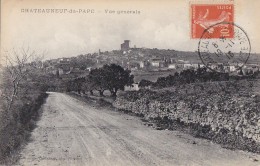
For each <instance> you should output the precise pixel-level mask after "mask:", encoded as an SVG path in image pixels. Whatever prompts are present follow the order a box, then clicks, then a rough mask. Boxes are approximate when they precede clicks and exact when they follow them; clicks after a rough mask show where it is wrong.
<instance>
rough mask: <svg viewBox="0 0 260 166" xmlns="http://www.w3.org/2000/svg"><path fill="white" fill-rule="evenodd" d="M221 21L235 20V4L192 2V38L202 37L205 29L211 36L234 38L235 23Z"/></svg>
mask: <svg viewBox="0 0 260 166" xmlns="http://www.w3.org/2000/svg"><path fill="white" fill-rule="evenodd" d="M221 22H234V4H191V38H192V39H200V38H201V35H202V33H203V31H204V30H207V31H208V32H209V33H210V34H211V35H210V38H220V37H222V36H224V37H225V38H233V36H234V31H232V30H233V25H232V24H219V23H221ZM213 25H216V26H213ZM216 32H218V33H216ZM205 37H206V36H205Z"/></svg>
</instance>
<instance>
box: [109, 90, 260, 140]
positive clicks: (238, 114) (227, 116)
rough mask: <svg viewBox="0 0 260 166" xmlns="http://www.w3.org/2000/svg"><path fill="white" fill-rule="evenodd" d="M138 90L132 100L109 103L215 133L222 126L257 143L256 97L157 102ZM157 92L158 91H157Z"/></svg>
mask: <svg viewBox="0 0 260 166" xmlns="http://www.w3.org/2000/svg"><path fill="white" fill-rule="evenodd" d="M137 93H138V92H137ZM139 93H141V94H138V96H139V97H138V98H137V99H136V100H134V101H131V100H129V99H127V98H125V97H124V96H119V97H118V98H117V99H116V100H115V101H114V103H113V106H114V107H116V108H118V109H123V110H128V111H131V112H134V113H136V114H143V115H144V117H145V118H147V119H149V118H156V117H160V118H164V117H165V116H166V117H168V119H171V120H180V121H181V122H184V123H186V124H190V123H198V124H200V125H202V126H205V125H208V126H210V128H211V130H212V131H213V132H215V133H218V132H220V131H221V130H223V129H224V130H226V131H228V132H229V133H232V134H240V135H243V137H245V138H249V139H253V140H254V141H256V142H257V143H260V107H259V103H258V101H259V96H256V95H251V96H248V95H247V96H241V95H238V94H236V95H234V94H233V95H223V94H221V93H216V94H210V95H209V94H208V93H207V94H199V95H198V94H197V95H192V94H191V95H189V96H187V98H178V99H176V98H174V99H172V100H166V101H160V100H158V99H156V97H153V99H151V98H150V97H149V96H148V95H149V93H148V94H142V92H139ZM153 95H154V93H153ZM160 95H162V94H158V96H160ZM173 95H174V94H173ZM158 98H159V97H158Z"/></svg>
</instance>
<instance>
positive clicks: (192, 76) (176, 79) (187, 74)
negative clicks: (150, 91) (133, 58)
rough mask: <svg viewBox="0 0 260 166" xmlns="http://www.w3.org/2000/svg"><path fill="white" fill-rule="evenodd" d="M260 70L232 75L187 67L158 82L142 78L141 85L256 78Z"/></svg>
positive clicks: (168, 84) (157, 85) (153, 85)
mask: <svg viewBox="0 0 260 166" xmlns="http://www.w3.org/2000/svg"><path fill="white" fill-rule="evenodd" d="M258 75H259V72H255V73H254V74H251V75H248V76H243V75H230V74H229V73H220V72H214V71H208V70H207V68H206V67H203V68H198V69H197V70H195V69H186V70H183V71H181V72H176V73H174V75H169V76H167V77H159V78H158V79H157V81H156V82H152V81H148V80H141V81H140V82H139V87H148V86H151V87H156V88H163V87H170V86H175V85H182V84H190V83H195V82H211V81H230V80H241V79H255V78H258Z"/></svg>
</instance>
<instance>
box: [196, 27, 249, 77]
mask: <svg viewBox="0 0 260 166" xmlns="http://www.w3.org/2000/svg"><path fill="white" fill-rule="evenodd" d="M225 26H226V27H230V30H232V31H233V32H234V33H233V38H230V37H229V36H225V35H222V36H220V37H219V38H212V36H217V35H219V34H220V33H221V32H220V31H222V30H223V29H221V28H215V27H225ZM210 29H214V32H211V31H210ZM250 52H251V44H250V40H249V38H248V35H247V33H246V32H245V30H243V29H242V28H241V27H240V26H238V25H236V24H234V23H230V22H222V23H217V24H215V25H212V26H210V27H208V28H207V29H205V30H204V31H203V33H202V35H201V37H200V40H199V44H198V53H199V56H200V59H201V61H202V62H203V63H204V65H205V66H206V67H207V68H209V69H210V70H214V71H217V72H224V73H227V72H237V71H239V70H240V69H241V68H242V67H243V66H244V65H245V64H246V62H247V61H248V58H249V56H250Z"/></svg>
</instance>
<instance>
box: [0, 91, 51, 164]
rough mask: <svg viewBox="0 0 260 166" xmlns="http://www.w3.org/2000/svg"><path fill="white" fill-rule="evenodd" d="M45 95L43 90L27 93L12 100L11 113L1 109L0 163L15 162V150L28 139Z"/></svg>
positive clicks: (38, 115)
mask: <svg viewBox="0 0 260 166" xmlns="http://www.w3.org/2000/svg"><path fill="white" fill-rule="evenodd" d="M47 96H48V94H47V93H44V92H42V93H39V92H37V93H36V92H35V93H32V94H27V96H26V97H23V98H20V100H16V101H15V102H14V104H13V108H12V110H11V111H10V112H11V113H12V115H9V114H7V113H5V112H4V111H3V110H2V111H1V112H0V113H1V114H0V121H1V122H0V124H1V126H0V164H5V165H9V164H10V165H12V164H14V163H15V162H16V160H17V152H19V149H20V147H21V145H23V144H25V143H26V142H27V141H28V140H29V138H30V134H31V131H32V130H33V129H34V128H35V126H36V121H37V120H38V119H39V118H40V115H41V109H40V108H41V105H42V104H43V103H44V102H45V99H46V98H47ZM2 104H3V103H2Z"/></svg>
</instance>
